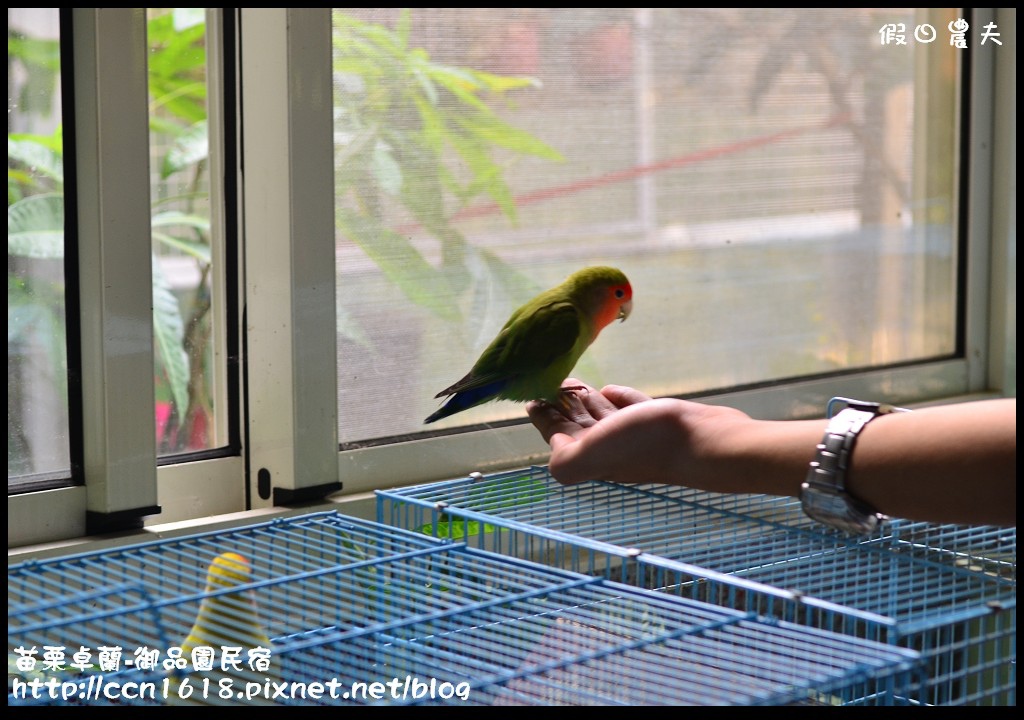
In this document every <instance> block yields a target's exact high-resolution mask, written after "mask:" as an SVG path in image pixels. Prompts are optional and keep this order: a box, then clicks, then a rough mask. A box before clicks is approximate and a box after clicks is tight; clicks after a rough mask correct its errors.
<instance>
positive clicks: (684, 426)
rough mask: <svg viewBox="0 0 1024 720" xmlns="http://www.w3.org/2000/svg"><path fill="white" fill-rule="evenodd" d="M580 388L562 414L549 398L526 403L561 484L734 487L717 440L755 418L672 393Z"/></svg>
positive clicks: (573, 383)
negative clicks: (662, 395) (592, 482)
mask: <svg viewBox="0 0 1024 720" xmlns="http://www.w3.org/2000/svg"><path fill="white" fill-rule="evenodd" d="M572 386H576V387H582V388H583V390H581V391H576V392H574V393H573V394H572V395H571V396H570V397H569V409H568V411H567V412H566V413H565V414H563V412H562V411H560V410H559V409H558V408H556V407H553V406H551V405H549V404H547V403H538V402H532V403H529V404H528V405H527V413H528V414H529V416H530V420H531V422H533V424H534V425H535V426H536V427H537V429H538V430H539V431H540V433H541V435H542V436H543V437H544V440H545V441H546V442H548V443H549V444H550V445H551V459H550V463H549V469H550V471H551V474H552V476H554V478H555V479H556V480H558V481H559V482H561V483H563V484H566V485H573V484H576V483H580V482H584V481H587V480H607V481H610V482H617V483H626V484H630V483H670V484H685V485H688V486H690V487H698V488H704V489H712V490H718V491H728V490H732V487H731V483H730V482H729V480H728V477H727V474H722V472H721V470H722V468H721V467H719V465H720V463H718V462H717V461H718V458H719V457H720V456H721V457H724V456H722V455H720V453H719V449H720V448H722V447H723V444H722V443H721V442H720V441H722V440H723V439H728V438H729V437H731V436H732V434H733V433H732V431H734V430H736V431H738V430H740V429H741V428H742V427H743V426H745V425H746V424H748V423H751V422H752V421H751V420H750V418H749V417H748V416H747V415H746V414H744V413H743V412H741V411H739V410H735V409H733V408H728V407H721V406H714V405H704V404H701V403H694V402H688V401H685V400H676V399H670V398H661V399H652V398H650V397H649V396H647V395H645V394H643V393H641V392H640V391H638V390H635V389H633V388H629V387H625V386H622V385H608V386H606V387H604V388H602V389H601V390H600V391H597V390H596V389H594V388H592V387H590V386H589V385H586V384H585V383H582V382H580V381H579V380H577V379H575V378H568V379H567V380H566V381H565V382H564V383H563V387H572Z"/></svg>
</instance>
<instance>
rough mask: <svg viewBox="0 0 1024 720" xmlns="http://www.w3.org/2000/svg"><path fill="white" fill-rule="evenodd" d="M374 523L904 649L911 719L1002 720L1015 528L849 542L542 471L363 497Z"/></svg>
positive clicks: (763, 508)
mask: <svg viewBox="0 0 1024 720" xmlns="http://www.w3.org/2000/svg"><path fill="white" fill-rule="evenodd" d="M377 511H378V516H377V519H378V520H379V521H380V522H384V523H388V524H391V525H395V526H397V527H402V528H406V529H411V530H414V531H417V532H421V533H424V534H429V535H432V536H436V537H442V538H451V539H457V540H460V541H463V542H466V543H467V544H469V545H471V546H473V547H478V548H481V549H486V550H490V551H494V552H499V553H503V554H507V555H511V556H514V557H520V558H526V559H530V560H533V561H537V562H541V563H544V564H546V565H549V566H551V567H556V568H562V569H568V570H572V571H575V572H581V573H585V574H588V575H595V576H600V577H606V578H609V579H613V580H615V581H617V582H622V583H626V584H629V585H633V586H636V587H640V588H645V589H656V590H661V591H664V592H668V593H671V594H675V595H682V596H686V597H691V598H694V599H699V600H702V601H706V602H712V603H716V604H720V605H723V606H726V607H730V608H734V609H741V610H745V611H751V612H757V613H762V614H767V615H770V616H773V617H779V618H783V619H785V620H787V621H791V622H795V623H799V624H802V625H806V626H809V627H816V628H820V629H827V630H830V631H835V632H842V633H846V634H849V635H852V636H855V637H861V638H865V639H870V640H874V641H878V642H883V643H886V644H890V645H893V646H898V647H904V648H908V649H914V650H916V651H919V652H920V653H921V654H922V657H923V658H924V661H925V663H926V678H925V680H924V682H923V683H922V685H921V686H920V687H918V688H916V689H915V692H914V693H913V696H912V697H911V698H910V700H911V701H912V702H914V703H920V704H928V705H1015V704H1016V628H1017V615H1016V551H1017V534H1016V529H1015V528H994V527H986V526H959V525H936V524H929V523H920V522H909V521H904V520H898V519H894V520H890V521H887V522H886V523H884V524H883V525H882V526H881V527H880V528H879V529H878V530H877V531H876V532H875V533H874V534H873V535H871V536H867V537H852V536H848V535H846V534H845V533H842V532H839V531H833V530H831V529H829V528H826V527H824V526H822V525H820V524H819V523H816V522H814V521H812V520H810V519H809V518H807V517H806V516H805V515H804V513H803V511H802V509H801V507H800V503H799V501H797V500H795V499H793V498H785V497H777V496H767V495H742V494H739V495H738V494H718V493H709V492H704V491H700V490H694V489H691V488H684V487H677V486H667V485H631V486H630V485H616V484H611V483H604V482H588V483H583V484H580V485H575V486H562V485H560V484H559V483H558V482H557V481H555V480H554V479H553V478H552V477H551V475H550V473H549V472H548V469H547V468H546V467H543V466H533V467H529V468H523V469H520V470H515V471H510V472H502V473H494V474H491V475H486V476H485V475H483V474H481V473H472V474H471V475H469V476H468V477H464V478H458V479H453V480H449V481H444V482H438V483H431V484H427V485H418V486H413V487H406V488H399V489H394V490H383V491H378V492H377ZM741 580H742V582H741Z"/></svg>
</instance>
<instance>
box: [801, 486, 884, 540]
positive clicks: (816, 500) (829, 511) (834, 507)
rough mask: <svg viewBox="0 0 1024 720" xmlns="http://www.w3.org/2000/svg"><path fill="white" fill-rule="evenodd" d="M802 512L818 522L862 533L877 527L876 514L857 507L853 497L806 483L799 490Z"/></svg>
mask: <svg viewBox="0 0 1024 720" xmlns="http://www.w3.org/2000/svg"><path fill="white" fill-rule="evenodd" d="M800 502H801V503H802V505H803V508H804V512H805V513H807V515H808V516H809V517H810V518H812V519H814V520H817V521H818V522H820V523H823V524H825V525H828V526H830V527H834V528H837V529H839V530H845V531H846V532H848V533H854V534H856V535H864V534H866V533H869V532H871V531H872V530H874V529H875V528H876V527H878V519H879V518H878V514H877V513H875V512H869V511H866V510H864V509H862V508H859V507H857V504H856V503H855V502H854V501H853V498H850V497H847V496H843V495H838V494H836V493H832V492H826V491H822V490H820V489H818V488H813V487H810V486H808V485H807V484H806V483H805V484H804V485H803V487H802V488H801V491H800Z"/></svg>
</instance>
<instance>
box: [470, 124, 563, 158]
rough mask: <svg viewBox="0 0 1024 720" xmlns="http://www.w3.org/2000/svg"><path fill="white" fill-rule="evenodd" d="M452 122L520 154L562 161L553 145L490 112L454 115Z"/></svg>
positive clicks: (487, 141)
mask: <svg viewBox="0 0 1024 720" xmlns="http://www.w3.org/2000/svg"><path fill="white" fill-rule="evenodd" d="M453 119H454V122H456V123H458V125H459V126H460V127H462V128H463V129H464V130H466V131H467V132H469V133H472V134H473V135H475V136H476V137H478V138H480V139H481V140H483V141H484V142H486V143H488V144H490V145H497V146H499V147H504V148H508V149H509V150H512V151H514V152H517V153H520V154H522V155H534V156H536V157H539V158H542V159H544V160H552V161H555V162H562V161H564V160H565V157H564V156H563V155H562V154H561V153H560V152H558V151H557V150H555V149H554V148H553V147H551V146H550V145H548V144H547V143H545V142H544V141H542V140H540V139H539V138H537V137H535V136H533V135H531V134H530V133H528V132H526V131H525V130H520V129H519V128H516V127H513V126H512V125H509V124H508V123H506V122H504V121H503V120H501V119H500V118H498V117H496V116H494V115H493V114H491V113H477V114H475V115H472V116H464V115H460V116H456V117H455V118H453Z"/></svg>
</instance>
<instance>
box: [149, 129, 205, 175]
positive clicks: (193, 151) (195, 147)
mask: <svg viewBox="0 0 1024 720" xmlns="http://www.w3.org/2000/svg"><path fill="white" fill-rule="evenodd" d="M209 154H210V133H209V128H208V126H207V123H206V120H205V119H203V120H200V121H199V122H197V123H193V124H192V125H190V126H189V127H187V128H185V130H183V131H182V132H181V133H180V134H179V135H178V136H177V137H176V138H175V139H174V144H173V145H171V149H170V150H168V151H167V154H166V155H164V162H163V165H162V166H161V168H160V175H161V177H163V178H164V179H166V178H168V177H170V176H171V175H173V174H174V173H176V172H178V171H180V170H185V169H187V168H189V167H191V166H192V165H195V164H196V163H199V162H202V161H203V160H206V158H207V157H208V156H209Z"/></svg>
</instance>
